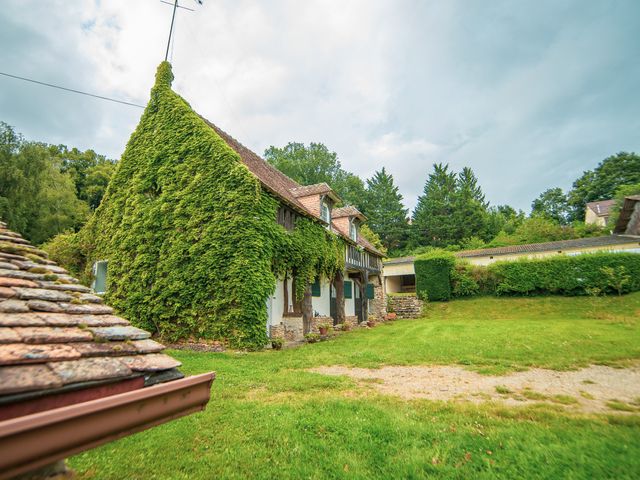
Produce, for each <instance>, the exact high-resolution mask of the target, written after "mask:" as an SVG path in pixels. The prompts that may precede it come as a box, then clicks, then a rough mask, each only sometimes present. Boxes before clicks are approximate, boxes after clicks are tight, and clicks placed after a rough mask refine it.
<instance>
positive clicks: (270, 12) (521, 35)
mask: <svg viewBox="0 0 640 480" xmlns="http://www.w3.org/2000/svg"><path fill="white" fill-rule="evenodd" d="M183 3H184V4H185V5H187V6H191V7H193V8H194V9H195V10H196V11H195V12H187V11H184V10H179V11H178V13H177V17H176V30H175V41H174V46H173V49H172V52H173V62H172V63H173V65H174V74H175V76H176V80H175V82H174V88H175V89H176V90H177V91H178V92H179V93H180V94H182V95H183V96H184V97H185V98H186V99H187V100H188V101H189V102H190V103H191V105H192V106H193V107H194V108H195V109H196V110H197V111H198V112H199V113H201V114H202V115H203V116H205V117H207V118H209V119H210V120H211V121H213V122H214V123H217V124H218V125H219V126H220V127H222V128H224V129H225V130H227V131H228V132H229V133H230V134H232V135H233V136H234V137H236V138H238V139H239V140H240V141H242V142H243V143H245V144H246V145H247V146H249V147H250V148H252V149H254V150H255V151H256V152H258V153H261V152H262V151H263V150H264V149H265V148H266V147H268V146H269V145H272V144H273V145H283V144H286V143H287V142H289V141H302V142H310V141H319V142H323V143H325V144H326V145H327V146H328V147H329V148H330V149H332V150H335V151H336V152H338V154H339V157H340V160H341V161H342V164H343V166H344V168H346V169H348V170H351V171H353V172H355V173H357V174H359V175H361V176H362V177H368V176H370V175H371V174H372V173H373V172H374V170H376V169H379V168H381V167H382V166H386V167H387V169H388V170H389V171H390V172H391V173H393V174H394V177H395V178H396V181H397V182H398V185H399V186H400V188H401V191H402V193H403V195H404V196H405V199H406V200H407V204H408V205H407V206H409V207H412V206H413V205H414V204H415V200H416V198H417V196H418V194H419V193H420V192H421V190H422V187H423V185H424V181H425V179H426V176H427V174H428V172H429V170H430V167H431V164H432V163H434V162H445V163H450V164H451V166H452V167H453V168H454V169H456V170H459V169H460V168H461V167H462V166H465V165H469V166H471V167H472V168H473V169H474V170H475V171H476V173H477V174H478V177H479V179H480V182H481V184H482V185H483V187H484V189H485V191H486V193H487V197H488V198H489V199H490V200H491V201H492V202H494V203H507V202H508V203H512V204H515V205H516V206H518V207H522V208H526V207H527V206H528V204H529V203H530V202H531V200H532V199H533V198H534V197H535V196H536V195H537V194H538V193H539V192H540V191H542V190H544V189H546V188H548V187H552V186H555V185H560V186H563V187H567V186H568V185H569V184H570V183H571V181H572V180H573V179H574V178H575V177H576V176H577V175H578V174H580V173H581V171H582V170H584V169H587V168H593V166H595V164H596V163H597V161H599V160H601V159H602V158H604V157H605V156H607V155H609V154H611V153H614V152H616V151H618V150H622V149H626V150H634V149H635V150H638V149H639V147H640V144H639V142H640V140H639V139H638V138H639V137H638V135H637V132H638V131H639V130H640V119H639V118H640V117H638V115H637V111H638V108H639V107H640V97H638V96H637V95H636V94H635V90H636V87H637V84H638V83H640V62H637V61H635V60H637V59H638V58H640V46H638V42H636V41H635V35H636V33H637V31H638V27H639V26H640V25H639V23H640V20H639V19H640V15H638V10H639V8H638V5H639V4H637V3H635V2H628V3H624V2H616V4H615V5H614V4H611V5H605V4H589V5H586V4H584V3H583V2H580V1H579V0H575V1H571V0H569V1H567V2H564V3H562V4H559V3H557V2H552V1H549V2H542V3H540V2H536V3H530V4H526V3H525V4H519V5H514V4H513V3H512V2H510V1H504V2H501V1H496V2H492V3H491V4H487V3H485V2H480V3H469V2H456V1H451V2H429V3H427V2H421V1H412V0H399V1H392V0H377V1H374V2H373V1H368V0H351V1H349V2H344V1H338V0H308V1H305V2H299V1H294V0H279V1H275V0H274V1H271V2H257V1H249V0H236V1H233V0H219V1H215V2H213V1H206V2H205V3H204V5H203V6H197V4H196V3H195V2H191V3H192V5H191V4H190V2H188V0H183ZM170 15H171V6H169V5H166V4H163V3H161V2H159V1H157V0H136V1H131V0H129V1H127V0H108V1H99V0H95V1H93V2H91V1H86V0H64V1H63V0H57V1H52V2H39V1H36V0H31V1H19V0H13V1H8V2H4V3H3V9H2V10H0V41H2V43H3V45H8V46H9V48H4V49H2V50H0V65H2V69H4V70H6V71H9V73H15V74H18V75H26V76H32V77H33V78H37V79H40V80H44V81H50V82H53V83H60V84H62V85H65V86H69V87H72V88H78V89H80V90H87V91H91V92H95V93H99V94H106V95H109V96H113V97H117V98H122V99H130V100H133V101H137V102H142V103H144V102H146V99H147V98H148V93H149V89H150V87H151V85H152V83H153V77H154V73H155V68H156V66H157V64H158V63H159V62H160V61H161V60H162V59H163V57H164V52H165V47H166V37H167V31H168V27H169V22H170ZM634 59H635V60H634ZM0 82H1V83H0V87H1V88H0V120H5V121H7V122H9V123H10V124H12V125H14V126H15V127H16V128H17V129H18V131H21V132H23V133H25V135H27V137H29V138H33V139H38V140H42V141H48V142H52V143H66V144H68V145H73V146H78V147H80V148H94V149H96V150H97V151H100V152H104V153H107V154H109V155H110V156H113V157H117V156H119V155H120V154H121V152H122V150H123V149H124V146H125V144H126V141H127V140H128V137H129V135H130V133H131V132H132V131H133V129H134V128H135V125H136V123H137V121H138V119H139V116H140V113H141V111H140V110H138V109H134V108H130V107H125V106H121V105H112V104H108V103H105V102H100V101H98V100H93V99H88V98H84V97H77V96H74V95H70V94H67V93H63V92H57V91H54V90H48V89H44V88H43V87H37V86H32V85H27V84H22V83H19V82H16V81H15V80H9V79H5V78H0Z"/></svg>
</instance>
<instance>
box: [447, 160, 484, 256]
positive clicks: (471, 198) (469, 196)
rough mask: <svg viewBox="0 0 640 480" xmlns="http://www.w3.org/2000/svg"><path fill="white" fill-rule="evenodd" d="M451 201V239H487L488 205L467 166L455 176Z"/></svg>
mask: <svg viewBox="0 0 640 480" xmlns="http://www.w3.org/2000/svg"><path fill="white" fill-rule="evenodd" d="M453 203H454V210H453V212H454V213H453V221H454V225H455V228H454V235H453V238H452V240H453V241H454V242H455V243H458V244H460V243H461V242H462V241H463V240H465V239H469V238H471V237H479V238H482V239H484V240H489V238H487V227H488V215H487V208H488V206H489V205H488V203H487V202H486V200H485V197H484V194H483V193H482V189H481V188H480V186H479V185H478V179H477V178H476V176H475V174H474V173H473V170H471V169H470V168H469V167H464V168H463V169H462V171H461V172H460V173H459V174H458V176H457V178H456V192H455V197H454V202H453Z"/></svg>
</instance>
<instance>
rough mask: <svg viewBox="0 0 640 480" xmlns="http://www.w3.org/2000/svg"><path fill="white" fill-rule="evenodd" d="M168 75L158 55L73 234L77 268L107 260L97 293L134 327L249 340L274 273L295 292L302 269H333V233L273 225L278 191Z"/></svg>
mask: <svg viewBox="0 0 640 480" xmlns="http://www.w3.org/2000/svg"><path fill="white" fill-rule="evenodd" d="M172 79H173V74H172V72H171V66H170V64H169V63H167V62H163V63H162V64H160V66H159V67H158V72H157V74H156V83H155V85H154V87H153V89H152V90H151V100H150V102H149V104H148V105H147V107H146V109H145V111H144V113H143V115H142V118H141V120H140V123H139V124H138V126H137V128H136V130H135V131H134V133H133V134H132V136H131V138H130V139H129V142H128V144H127V147H126V149H125V152H124V153H123V155H122V159H121V160H120V162H119V163H118V166H117V169H116V172H115V173H114V175H113V178H112V179H111V182H110V184H109V187H108V188H107V191H106V193H105V196H104V199H103V201H102V203H101V205H100V207H99V208H98V209H97V210H96V212H95V215H94V216H93V217H92V218H91V219H90V221H89V222H88V223H87V225H86V226H85V228H84V229H83V230H82V231H81V232H80V236H81V237H82V238H81V243H82V245H83V248H84V250H85V252H84V254H85V256H86V257H87V260H88V261H87V263H86V267H85V268H86V269H90V266H91V265H92V263H93V262H94V261H95V260H101V259H107V260H108V261H109V274H108V276H109V293H108V295H107V299H108V301H109V302H110V303H111V304H112V305H113V306H114V307H116V308H117V309H118V310H119V311H121V312H122V313H123V314H125V315H126V316H127V317H128V318H129V319H130V320H131V321H132V322H134V323H135V324H137V325H139V326H141V327H143V328H145V329H148V330H151V331H153V332H156V333H158V334H159V335H161V336H163V337H166V338H168V339H170V340H175V339H178V338H186V337H203V338H216V339H226V340H228V341H229V343H230V344H231V345H232V346H236V347H244V348H259V347H262V346H263V345H264V344H265V343H266V342H267V338H266V321H267V312H266V299H267V297H268V296H269V295H271V294H272V292H273V291H274V289H275V282H276V279H281V278H283V276H284V275H288V276H293V277H295V278H296V280H297V282H296V285H297V289H296V295H297V297H298V298H301V297H302V295H303V293H304V290H305V288H306V287H307V285H308V284H309V283H311V282H312V281H313V279H314V278H316V277H320V276H324V277H327V278H331V277H332V276H333V275H334V274H335V272H336V271H337V270H338V269H342V268H343V267H344V243H343V241H342V240H341V239H339V238H338V237H337V236H335V235H334V234H332V233H330V232H328V231H327V230H326V229H325V228H323V226H322V225H321V224H319V223H317V222H315V221H313V220H311V219H307V218H301V219H299V220H298V222H297V224H296V228H295V229H294V231H292V232H287V231H285V230H284V228H283V227H281V226H280V225H278V224H277V222H276V212H277V208H278V205H279V203H278V200H276V199H275V198H274V197H272V196H271V195H270V194H268V193H267V192H265V191H264V190H263V189H262V187H261V185H260V182H259V181H258V179H257V178H256V177H255V176H254V175H253V174H252V173H251V172H250V171H249V170H248V169H247V167H246V166H245V165H244V164H243V163H242V162H241V160H240V157H239V156H238V154H237V153H236V152H235V151H233V150H232V149H231V148H230V147H229V146H228V145H227V144H226V143H225V142H224V140H222V138H220V137H219V136H218V135H217V134H216V133H215V131H214V130H213V129H212V128H210V127H209V126H208V125H207V124H206V123H205V122H204V121H203V119H202V118H201V117H200V116H199V115H198V114H197V113H195V112H194V111H193V110H192V109H191V107H190V106H189V104H188V103H187V102H186V101H185V100H184V99H182V98H181V97H180V96H179V95H177V94H176V93H175V92H173V91H172V90H171V81H172Z"/></svg>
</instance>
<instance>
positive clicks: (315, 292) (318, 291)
mask: <svg viewBox="0 0 640 480" xmlns="http://www.w3.org/2000/svg"><path fill="white" fill-rule="evenodd" d="M311 296H312V297H321V296H322V288H321V287H320V279H319V278H316V280H315V282H313V283H312V284H311Z"/></svg>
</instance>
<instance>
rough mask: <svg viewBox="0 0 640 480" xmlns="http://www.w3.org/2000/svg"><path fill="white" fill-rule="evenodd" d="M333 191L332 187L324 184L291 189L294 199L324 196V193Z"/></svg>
mask: <svg viewBox="0 0 640 480" xmlns="http://www.w3.org/2000/svg"><path fill="white" fill-rule="evenodd" d="M330 191H331V187H330V186H329V185H328V184H326V183H324V182H322V183H314V184H313V185H303V186H301V187H296V188H292V189H291V193H292V194H293V196H294V197H296V198H298V197H307V196H309V195H322V194H323V193H328V192H330Z"/></svg>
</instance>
